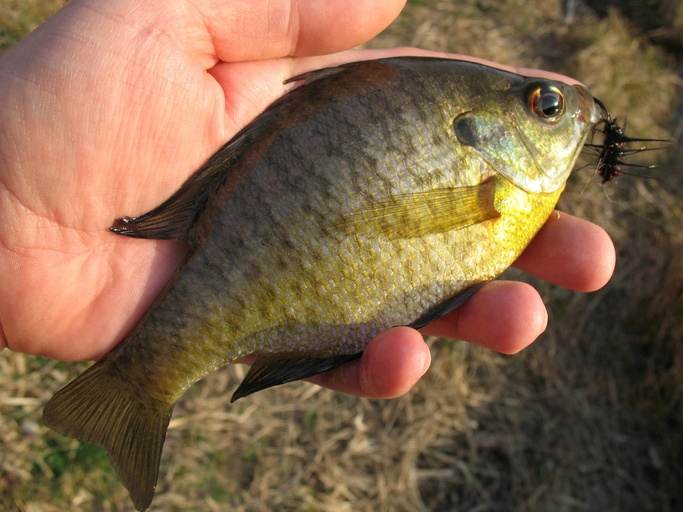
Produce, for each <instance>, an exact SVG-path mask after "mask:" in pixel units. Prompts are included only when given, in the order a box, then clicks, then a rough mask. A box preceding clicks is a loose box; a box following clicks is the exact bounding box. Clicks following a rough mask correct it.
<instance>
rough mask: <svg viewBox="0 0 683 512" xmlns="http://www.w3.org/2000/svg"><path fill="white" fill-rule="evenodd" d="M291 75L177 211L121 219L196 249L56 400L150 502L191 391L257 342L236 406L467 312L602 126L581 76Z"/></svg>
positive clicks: (60, 412)
mask: <svg viewBox="0 0 683 512" xmlns="http://www.w3.org/2000/svg"><path fill="white" fill-rule="evenodd" d="M293 81H298V82H301V84H300V85H299V87H297V88H295V89H294V90H293V91H291V92H290V93H288V94H287V95H285V96H284V97H283V98H282V99H280V100H278V101H277V102H276V103H274V104H273V105H272V106H271V107H269V108H268V110H266V111H265V112H264V113H263V114H262V115H261V116H259V117H258V118H257V119H256V120H254V122H252V123H251V124H250V125H249V126H247V127H246V128H244V129H243V130H242V131H241V132H240V133H239V134H237V135H236V136H235V137H234V138H233V139H232V140H231V141H229V142H228V143H227V144H226V145H225V146H224V147H223V148H222V149H220V150H219V151H218V152H217V153H216V154H215V155H214V156H213V157H212V158H211V159H210V160H209V161H208V162H207V164H206V165H205V166H204V167H203V168H202V169H200V170H199V171H198V172H197V173H196V174H195V175H194V176H193V177H192V178H190V180H188V182H187V183H186V184H185V185H183V187H181V189H180V190H179V191H178V192H177V193H176V194H174V195H173V196H172V197H171V198H169V199H168V200H167V201H166V202H165V203H163V204H162V205H160V206H159V207H158V208H155V209H154V210H152V211H151V212H149V213H147V214H145V215H142V216H140V217H136V218H129V217H127V218H124V219H119V220H117V221H116V223H115V225H114V226H113V227H112V231H114V232H115V233H118V234H122V235H127V236H133V237H139V238H156V239H175V240H181V241H184V242H186V243H188V245H189V246H190V252H189V255H188V257H187V258H186V260H185V261H184V262H183V264H182V265H181V267H180V268H179V269H178V271H177V272H176V274H175V276H174V278H173V279H172V280H171V281H170V282H169V284H168V285H167V286H166V287H165V289H164V291H163V292H162V293H161V295H160V296H159V297H158V298H157V300H156V301H155V302H154V304H153V305H152V307H151V308H150V310H149V311H148V312H147V313H146V315H145V317H144V318H143V319H142V320H141V321H140V323H139V324H138V325H137V326H136V327H135V328H134V329H133V331H132V332H131V333H130V334H129V335H128V336H127V337H126V338H125V339H124V340H123V341H122V342H121V343H120V344H119V345H118V346H117V347H116V348H115V349H113V350H112V351H111V352H110V353H108V354H107V355H106V356H104V357H103V358H102V359H101V360H100V361H98V362H97V363H95V365H93V366H92V367H90V368H89V369H88V370H86V371H85V372H84V373H83V374H82V375H81V376H79V377H78V378H77V379H76V380H75V381H74V382H72V383H71V384H69V385H68V386H67V387H65V388H64V389H62V390H60V391H59V392H58V393H57V394H56V395H55V396H54V397H53V398H52V400H50V402H48V404H47V405H46V407H45V412H44V421H45V424H46V425H48V426H51V427H52V428H54V429H55V430H57V431H59V432H62V433H64V434H66V435H71V436H74V437H77V438H79V439H85V440H88V441H91V442H95V443H97V444H99V445H101V446H103V447H104V448H105V450H106V451H107V454H108V455H109V457H110V460H111V461H112V464H113V466H114V468H115V469H116V471H117V473H118V474H119V476H120V477H121V479H122V481H123V483H124V485H126V487H127V488H128V489H129V491H130V494H131V498H132V499H133V502H134V504H135V506H136V508H137V509H138V510H144V509H146V508H147V507H148V506H149V504H150V503H151V500H152V497H153V494H154V486H155V482H156V479H157V475H158V470H159V458H160V454H161V449H162V446H163V442H164V438H165V434H166V428H167V425H168V421H169V419H170V416H171V412H172V410H173V405H174V404H175V402H176V400H177V399H178V397H179V396H180V395H181V394H182V393H183V392H184V391H185V390H186V389H187V388H188V387H189V386H191V385H192V384H193V383H194V382H196V381H197V380H199V379H201V378H202V377H203V376H204V375H206V374H208V373H210V372H212V371H213V370H215V369H217V368H220V367H222V366H224V365H226V364H228V363H230V362H231V361H234V360H235V359H237V358H239V357H242V356H246V355H250V354H253V355H255V358H256V359H255V363H254V365H253V366H252V368H251V369H250V370H249V372H248V373H247V375H246V377H245V379H244V381H243V382H242V384H241V385H240V386H239V388H238V389H237V390H236V391H235V394H234V395H233V398H234V399H236V398H241V397H244V396H246V395H248V394H250V393H252V392H255V391H258V390H261V389H265V388H267V387H270V386H273V385H277V384H281V383H284V382H289V381H292V380H296V379H302V378H306V377H310V376H312V375H315V374H317V373H320V372H323V371H326V370H329V369H331V368H334V367H336V366H339V365H341V364H343V363H344V362H347V361H349V360H352V359H354V358H356V357H358V356H359V355H360V353H361V352H362V351H363V349H364V348H365V346H366V345H367V343H368V342H369V341H370V340H371V339H372V338H373V337H374V336H376V335H377V334H379V333H380V332H382V331H383V330H385V329H387V328H390V327H392V326H396V325H412V326H419V325H424V324H425V323H426V322H428V321H429V320H431V319H434V318H437V317H438V316H440V315H442V314H444V313H446V312H447V311H449V310H451V309H452V308H454V307H456V306H457V305H459V304H461V303H462V302H463V301H465V300H467V299H468V298H469V297H470V296H471V295H472V294H473V293H475V292H476V290H478V289H479V287H480V286H482V284H483V283H486V282H488V281H489V280H491V279H494V278H495V277H497V276H498V275H499V274H500V273H502V272H503V271H504V270H505V269H506V268H507V267H508V266H509V265H510V264H512V262H513V261H514V260H515V258H516V257H517V256H518V255H519V254H520V253H521V252H522V251H523V250H524V248H525V247H526V246H527V244H528V243H529V242H530V241H531V239H532V238H533V237H534V235H535V234H536V232H537V231H538V230H539V229H540V227H541V226H542V225H543V223H544V222H545V220H546V219H547V218H548V216H549V215H550V213H551V212H552V210H553V208H554V206H555V203H556V201H557V199H558V197H559V195H560V193H561V192H562V189H563V188H564V183H565V181H566V179H567V177H568V175H569V172H570V171H571V168H572V166H573V164H574V161H575V159H576V157H577V156H578V153H579V151H580V149H581V146H582V145H583V143H584V141H585V138H586V136H587V135H588V133H589V132H590V130H591V128H592V126H594V125H595V123H597V122H598V115H597V107H596V105H595V103H594V101H593V99H592V97H591V96H590V93H588V91H587V90H586V89H585V88H583V87H581V86H569V85H566V84H561V83H558V82H552V81H548V80H539V79H532V78H525V77H522V76H519V75H515V74H512V73H508V72H504V71H500V70H496V69H493V68H489V67H486V66H482V65H479V64H473V63H465V62H462V61H455V60H448V59H430V58H414V57H406V58H394V59H385V60H379V61H366V62H358V63H352V64H347V65H343V66H340V67H337V68H332V69H327V70H320V71H314V72H310V73H306V74H304V75H302V76H300V77H295V78H294V79H293ZM555 107H557V108H555ZM112 236H114V235H112Z"/></svg>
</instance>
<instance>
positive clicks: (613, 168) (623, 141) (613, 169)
mask: <svg viewBox="0 0 683 512" xmlns="http://www.w3.org/2000/svg"><path fill="white" fill-rule="evenodd" d="M594 100H595V103H596V104H597V105H598V106H599V107H600V110H601V111H602V118H601V119H600V121H599V122H598V123H597V124H596V125H595V126H594V127H593V134H595V132H596V131H597V132H601V133H602V134H603V141H602V144H586V146H587V147H589V148H594V149H595V150H596V151H598V153H599V156H598V158H597V159H596V160H595V161H594V162H595V163H597V173H598V174H599V175H600V177H601V178H602V183H603V184H604V183H607V182H608V181H610V180H612V179H613V178H616V177H617V176H621V175H622V174H623V173H624V170H623V167H638V168H641V169H652V168H654V165H649V166H648V165H637V164H629V163H627V162H624V160H623V159H624V157H626V156H629V155H633V154H635V153H640V152H642V151H651V150H653V149H661V148H647V147H641V148H637V149H632V148H629V147H628V144H630V143H632V142H668V141H666V140H662V139H636V138H633V137H628V136H627V135H626V121H624V126H623V127H622V126H620V125H619V124H618V123H617V119H616V118H614V119H613V118H612V116H611V115H610V113H609V110H607V107H605V105H604V103H602V101H600V100H599V99H597V98H594Z"/></svg>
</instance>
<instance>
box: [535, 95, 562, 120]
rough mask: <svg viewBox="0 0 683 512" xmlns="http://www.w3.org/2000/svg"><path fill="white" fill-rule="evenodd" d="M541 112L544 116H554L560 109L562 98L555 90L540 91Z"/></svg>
mask: <svg viewBox="0 0 683 512" xmlns="http://www.w3.org/2000/svg"><path fill="white" fill-rule="evenodd" d="M540 107H541V112H542V113H543V115H544V116H545V117H555V116H556V115H557V114H559V113H560V112H561V110H562V100H561V99H560V95H559V94H557V93H556V92H552V91H550V92H543V91H542V92H541V104H540Z"/></svg>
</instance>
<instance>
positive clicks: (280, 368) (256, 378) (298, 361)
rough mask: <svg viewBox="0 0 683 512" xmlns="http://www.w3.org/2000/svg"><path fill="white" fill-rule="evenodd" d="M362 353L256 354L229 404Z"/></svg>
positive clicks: (341, 362)
mask: <svg viewBox="0 0 683 512" xmlns="http://www.w3.org/2000/svg"><path fill="white" fill-rule="evenodd" d="M362 354H363V353H362V352H358V353H356V354H338V355H331V356H330V355H315V354H310V353H309V354H297V353H294V354H292V353H285V354H259V355H257V356H256V362H255V363H254V364H253V365H252V367H251V368H250V369H249V372H248V373H247V376H246V377H244V380H243V381H242V383H241V384H240V385H239V387H238V388H237V389H236V390H235V392H234V393H233V395H232V398H231V399H230V401H231V402H234V401H235V400H237V399H239V398H243V397H245V396H247V395H251V394H252V393H255V392H257V391H261V390H263V389H266V388H271V387H273V386H278V385H280V384H285V383H287V382H293V381H295V380H300V379H306V378H308V377H312V376H313V375H317V374H319V373H323V372H326V371H328V370H332V369H333V368H336V367H338V366H341V365H343V364H344V363H348V362H349V361H353V360H354V359H358V358H359V357H360V356H361V355H362Z"/></svg>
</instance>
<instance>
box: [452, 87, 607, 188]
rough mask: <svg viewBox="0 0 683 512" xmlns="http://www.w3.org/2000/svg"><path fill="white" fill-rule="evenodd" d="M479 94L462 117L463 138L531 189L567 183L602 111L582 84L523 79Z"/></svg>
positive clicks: (492, 165)
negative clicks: (490, 91)
mask: <svg viewBox="0 0 683 512" xmlns="http://www.w3.org/2000/svg"><path fill="white" fill-rule="evenodd" d="M497 89H498V90H496V91H495V92H494V93H493V94H482V95H479V96H478V97H477V98H476V99H475V101H474V102H472V103H471V104H470V107H471V108H470V109H469V110H468V111H467V112H463V113H461V114H459V115H458V116H456V118H455V119H454V121H453V128H454V131H455V135H456V137H457V139H458V141H459V142H460V143H461V144H463V145H465V146H470V149H471V150H473V151H475V152H476V153H477V154H478V156H479V157H481V158H482V159H483V161H484V162H485V163H486V166H487V167H488V168H489V169H490V170H491V171H493V172H495V173H498V174H500V175H502V176H504V177H505V178H507V179H508V180H510V181H511V182H512V183H514V184H515V185H516V186H517V187H519V188H521V189H523V190H525V191H526V192H529V193H549V192H554V191H556V190H558V189H559V188H560V187H562V186H564V183H565V182H566V181H567V178H568V177H569V174H570V173H571V171H572V168H573V167H574V163H575V162H576V159H577V157H578V155H579V153H580V152H581V148H582V147H583V144H584V142H585V141H586V138H587V136H588V134H589V133H590V132H591V129H592V127H593V126H594V125H595V124H596V123H597V122H598V121H599V119H600V117H601V115H600V110H599V107H598V106H597V105H596V103H595V101H594V100H593V97H592V96H591V93H590V92H589V91H588V90H587V89H586V88H585V87H583V86H582V85H569V84H565V83H563V82H558V81H553V80H544V79H539V78H524V77H519V80H517V81H511V82H507V83H505V84H502V85H501V84H500V82H499V86H498V88H497Z"/></svg>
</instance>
